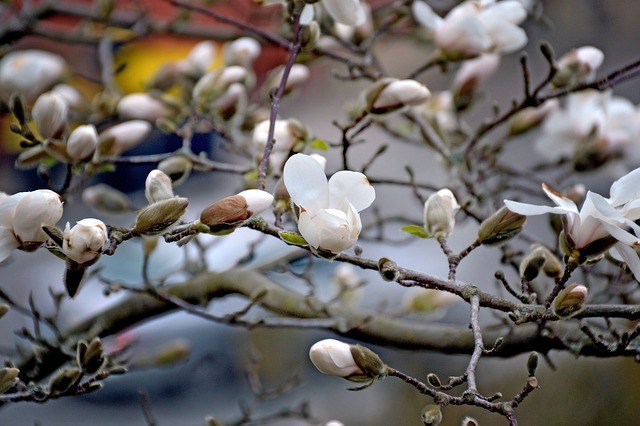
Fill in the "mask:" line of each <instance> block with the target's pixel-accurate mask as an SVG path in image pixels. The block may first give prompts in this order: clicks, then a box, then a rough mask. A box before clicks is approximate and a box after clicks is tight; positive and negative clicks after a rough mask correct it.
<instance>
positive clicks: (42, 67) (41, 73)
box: [0, 49, 67, 102]
mask: <svg viewBox="0 0 640 426" xmlns="http://www.w3.org/2000/svg"><path fill="white" fill-rule="evenodd" d="M66 70H67V63H66V61H65V60H64V59H63V58H62V56H59V55H56V54H54V53H51V52H45V51H44V50H35V49H33V50H17V51H15V52H10V53H7V54H6V55H5V56H4V57H3V58H2V59H1V60H0V98H2V99H4V100H5V101H7V100H9V96H11V94H12V93H17V94H19V95H21V96H22V97H23V98H24V99H25V100H26V101H28V102H31V101H33V100H35V99H36V98H37V97H38V96H40V95H41V94H42V93H44V92H45V91H46V90H49V88H51V87H52V86H53V85H54V84H55V83H57V82H58V81H60V80H61V79H62V77H63V75H64V73H65V72H66Z"/></svg>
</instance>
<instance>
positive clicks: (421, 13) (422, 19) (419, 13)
mask: <svg viewBox="0 0 640 426" xmlns="http://www.w3.org/2000/svg"><path fill="white" fill-rule="evenodd" d="M411 12H412V13H413V17H414V18H415V20H416V21H418V23H419V24H420V25H422V26H423V27H425V28H427V29H428V30H430V31H435V30H437V29H438V27H439V26H440V25H442V22H443V19H442V18H441V17H440V16H438V15H437V14H436V13H435V12H434V11H433V9H431V6H429V5H428V4H427V3H425V2H424V1H420V0H416V1H414V2H413V3H412V4H411Z"/></svg>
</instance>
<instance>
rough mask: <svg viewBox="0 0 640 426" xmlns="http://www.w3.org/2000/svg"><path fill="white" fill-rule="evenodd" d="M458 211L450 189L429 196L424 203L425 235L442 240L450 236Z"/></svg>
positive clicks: (457, 205)
mask: <svg viewBox="0 0 640 426" xmlns="http://www.w3.org/2000/svg"><path fill="white" fill-rule="evenodd" d="M458 210H460V205H459V204H458V200H456V197H455V196H454V195H453V192H451V190H450V189H447V188H444V189H441V190H439V191H438V192H435V193H433V194H431V195H430V196H429V198H428V199H427V201H425V203H424V227H425V229H426V231H427V233H428V234H429V235H432V236H435V237H443V238H446V237H448V236H449V235H451V232H453V228H454V227H455V225H456V220H455V215H456V213H457V212H458Z"/></svg>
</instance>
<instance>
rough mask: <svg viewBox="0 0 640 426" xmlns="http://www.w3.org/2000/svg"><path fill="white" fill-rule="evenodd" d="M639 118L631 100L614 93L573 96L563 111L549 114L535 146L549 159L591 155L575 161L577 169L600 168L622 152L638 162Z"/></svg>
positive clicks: (591, 92) (585, 91)
mask: <svg viewBox="0 0 640 426" xmlns="http://www.w3.org/2000/svg"><path fill="white" fill-rule="evenodd" d="M638 118H639V116H638V111H637V110H636V107H635V106H634V105H633V104H632V103H631V102H630V101H629V100H628V99H625V98H622V97H619V96H613V95H612V94H611V92H604V93H603V92H599V91H596V90H584V91H582V92H579V93H572V94H570V95H569V96H568V97H567V100H566V104H565V107H564V108H558V109H555V110H553V111H552V112H551V113H549V115H548V116H547V118H546V119H545V121H544V124H543V127H542V135H541V136H540V138H539V139H538V141H537V143H536V145H537V148H538V151H539V152H540V153H541V154H542V155H543V156H545V157H546V158H548V159H549V160H558V159H560V158H566V157H568V158H572V157H574V155H576V154H578V155H586V154H589V155H587V156H586V157H587V158H585V160H584V161H581V159H580V157H577V158H575V159H574V162H575V163H576V169H578V170H584V169H589V168H594V167H597V166H599V165H601V164H602V163H603V162H604V161H606V160H607V159H608V158H609V157H610V156H612V155H620V154H623V153H624V154H627V155H629V156H630V157H631V158H632V159H634V160H635V159H638V158H639V155H638V153H637V149H636V140H637V139H638V137H639V136H640V121H639V120H638ZM595 154H597V155H595ZM600 158H601V159H602V160H598V159H600Z"/></svg>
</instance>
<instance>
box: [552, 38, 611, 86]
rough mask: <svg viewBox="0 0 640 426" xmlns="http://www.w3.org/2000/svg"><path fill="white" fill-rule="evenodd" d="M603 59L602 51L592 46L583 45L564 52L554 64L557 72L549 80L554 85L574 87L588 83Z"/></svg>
mask: <svg viewBox="0 0 640 426" xmlns="http://www.w3.org/2000/svg"><path fill="white" fill-rule="evenodd" d="M603 61H604V53H602V51H601V50H600V49H598V48H596V47H593V46H583V47H579V48H577V49H573V50H572V51H570V52H569V53H566V54H564V55H563V56H562V57H561V58H560V59H558V63H557V64H556V67H557V72H556V74H555V75H554V76H553V79H552V80H551V82H552V83H553V84H554V85H555V86H556V87H564V86H569V87H574V86H576V85H578V84H580V83H590V82H592V81H593V79H594V78H595V76H596V71H597V70H598V68H600V65H602V62H603Z"/></svg>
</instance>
